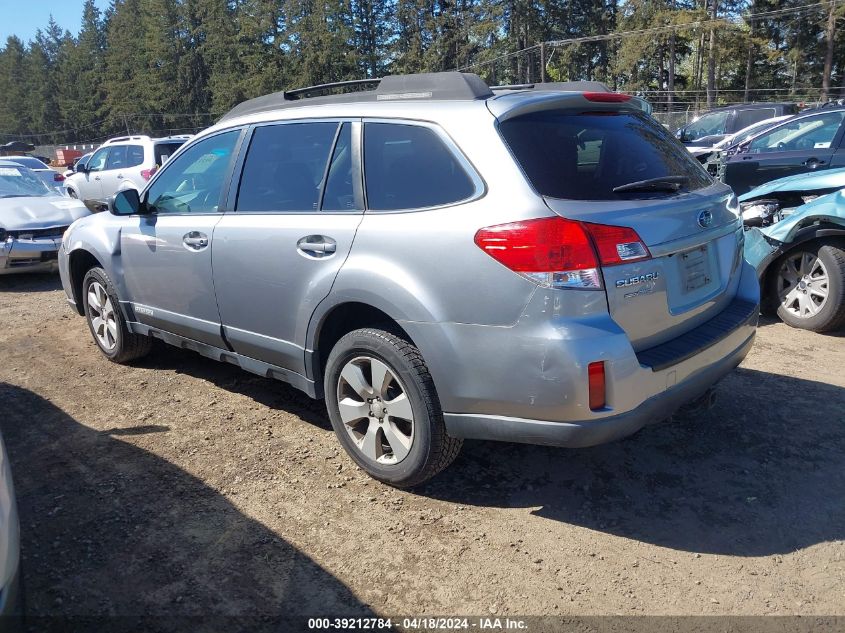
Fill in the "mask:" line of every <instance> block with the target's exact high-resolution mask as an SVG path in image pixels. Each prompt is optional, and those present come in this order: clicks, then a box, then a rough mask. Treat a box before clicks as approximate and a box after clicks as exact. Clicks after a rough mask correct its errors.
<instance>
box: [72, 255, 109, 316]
mask: <svg viewBox="0 0 845 633" xmlns="http://www.w3.org/2000/svg"><path fill="white" fill-rule="evenodd" d="M97 267H99V268H102V267H103V264H102V262H101V261H100V260H99V259H98V258H97V257H96V255H94V254H93V253H92V252H91V251H89V250H87V249H85V248H77V249H75V250H73V251H71V252H70V254H69V255H68V273H69V276H70V288H71V292H72V293H73V300H74V303H75V305H76V311H77V312H78V313H79V315H80V316H85V309H84V308H83V305H82V281H83V280H84V279H85V274H86V273H87V272H88V271H89V270H91V269H92V268H97Z"/></svg>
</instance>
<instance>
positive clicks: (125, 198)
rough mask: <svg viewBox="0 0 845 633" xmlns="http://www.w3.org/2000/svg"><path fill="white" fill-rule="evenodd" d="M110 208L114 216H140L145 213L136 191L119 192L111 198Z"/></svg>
mask: <svg viewBox="0 0 845 633" xmlns="http://www.w3.org/2000/svg"><path fill="white" fill-rule="evenodd" d="M108 207H109V213H111V214H112V215H139V214H141V213H143V212H144V209H143V205H142V204H141V197H140V196H139V195H138V191H137V190H136V189H125V190H123V191H118V192H117V193H116V194H114V195H113V196H112V197H111V198H109V202H108Z"/></svg>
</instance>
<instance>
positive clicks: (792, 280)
mask: <svg viewBox="0 0 845 633" xmlns="http://www.w3.org/2000/svg"><path fill="white" fill-rule="evenodd" d="M828 282H829V277H828V273H827V268H825V265H824V263H823V262H822V261H821V259H819V258H818V257H817V256H816V255H814V254H813V253H809V252H806V251H798V252H796V253H792V254H790V255H788V256H787V258H786V259H785V260H784V261H783V263H782V264H781V267H780V270H779V271H778V299H779V300H780V302H781V306H782V307H783V309H784V310H787V311H788V312H789V313H790V314H792V315H793V316H795V317H798V318H800V319H806V318H809V317H812V316H815V315H816V314H818V313H819V310H821V309H822V308H823V307H824V305H825V302H826V301H827V297H828V293H829V286H828Z"/></svg>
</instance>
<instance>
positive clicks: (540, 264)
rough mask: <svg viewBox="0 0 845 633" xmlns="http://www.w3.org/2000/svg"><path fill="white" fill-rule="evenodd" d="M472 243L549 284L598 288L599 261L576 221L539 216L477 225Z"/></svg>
mask: <svg viewBox="0 0 845 633" xmlns="http://www.w3.org/2000/svg"><path fill="white" fill-rule="evenodd" d="M475 243H476V244H477V245H478V247H479V248H481V250H483V251H484V252H485V253H487V254H488V255H490V257H492V258H493V259H495V260H496V261H498V262H499V263H501V264H504V265H505V266H507V267H508V268H510V269H511V270H512V271H514V272H517V273H519V274H521V275H523V276H524V277H527V278H529V279H531V280H532V281H534V282H535V283H537V284H539V285H541V286H546V287H549V288H601V278H600V276H599V271H598V267H599V263H598V259H597V258H596V253H595V251H594V250H593V245H592V244H591V243H590V238H589V237H588V236H587V233H586V232H585V231H584V228H583V226H582V225H581V223H580V222H573V221H572V220H565V219H563V218H540V219H536V220H525V221H523V222H511V223H509V224H499V225H496V226H488V227H486V228H483V229H480V230H479V231H478V232H477V233H476V234H475Z"/></svg>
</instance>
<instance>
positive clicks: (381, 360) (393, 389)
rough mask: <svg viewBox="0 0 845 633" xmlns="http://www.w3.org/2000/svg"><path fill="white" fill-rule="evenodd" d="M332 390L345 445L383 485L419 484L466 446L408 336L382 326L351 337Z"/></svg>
mask: <svg viewBox="0 0 845 633" xmlns="http://www.w3.org/2000/svg"><path fill="white" fill-rule="evenodd" d="M324 387H325V394H326V407H327V409H328V412H329V418H330V419H331V422H332V427H334V431H335V433H336V434H337V437H338V439H339V440H340V443H341V445H342V446H343V448H344V450H345V451H346V452H347V453H348V454H349V456H350V457H351V458H352V459H353V460H354V461H355V463H356V464H358V466H360V467H361V468H362V469H363V470H364V471H366V472H367V473H368V474H369V475H370V476H371V477H373V478H375V479H378V480H379V481H383V482H384V483H387V484H390V485H391V486H396V487H397V488H409V487H411V486H416V485H418V484H420V483H422V482H424V481H426V480H427V479H430V478H431V477H433V476H434V475H436V474H437V473H439V472H440V471H442V470H443V469H444V468H446V467H447V466H448V465H449V464H451V463H452V461H454V459H455V458H456V457H457V455H458V452H459V451H460V449H461V445H462V444H463V441H462V440H460V439H457V438H453V437H450V436H449V435H447V433H446V425H445V423H444V421H443V412H442V410H441V408H440V400H439V398H438V397H437V392H436V390H435V388H434V382H433V381H432V379H431V374H430V373H429V371H428V367H427V366H426V364H425V361H424V360H423V357H422V354H420V351H419V350H418V349H417V348H416V347H415V346H414V345H413V344H412V343H411V342H409V341H408V340H406V339H405V338H404V337H401V336H398V335H396V334H393V333H391V332H388V331H385V330H381V329H375V328H365V329H360V330H355V331H353V332H350V333H349V334H347V335H346V336H344V337H343V338H341V339H340V340H339V341H338V342H337V344H336V345H335V346H334V348H333V349H332V351H331V353H330V354H329V358H328V361H327V363H326V371H325V377H324ZM341 409H343V412H341Z"/></svg>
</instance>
